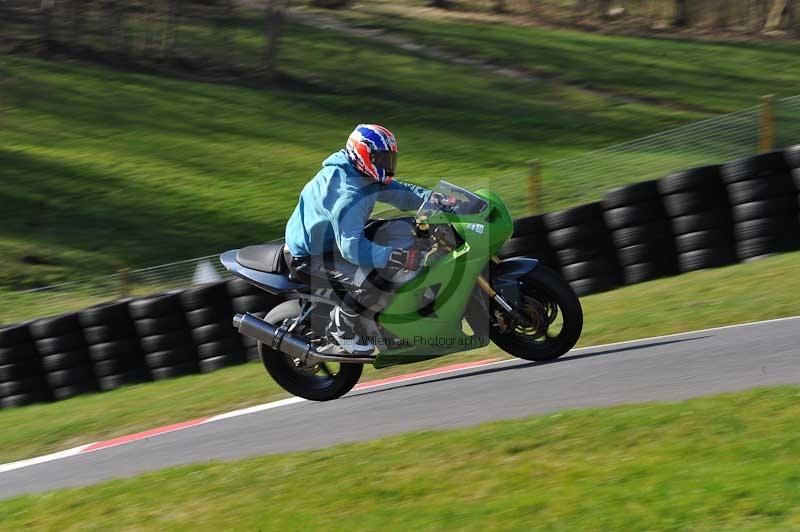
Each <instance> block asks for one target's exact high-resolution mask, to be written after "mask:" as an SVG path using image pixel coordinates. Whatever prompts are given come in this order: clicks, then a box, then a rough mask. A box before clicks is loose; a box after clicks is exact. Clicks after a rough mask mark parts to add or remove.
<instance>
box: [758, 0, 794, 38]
mask: <svg viewBox="0 0 800 532" xmlns="http://www.w3.org/2000/svg"><path fill="white" fill-rule="evenodd" d="M788 12H789V1H788V0H775V1H774V2H773V3H772V8H771V9H770V10H769V13H768V14H767V22H766V23H765V24H764V31H775V30H778V29H780V27H781V22H782V21H783V17H784V15H786V14H788Z"/></svg>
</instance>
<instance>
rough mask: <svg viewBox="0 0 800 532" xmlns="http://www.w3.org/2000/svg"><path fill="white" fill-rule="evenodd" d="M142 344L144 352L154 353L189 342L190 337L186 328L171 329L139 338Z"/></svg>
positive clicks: (190, 340)
mask: <svg viewBox="0 0 800 532" xmlns="http://www.w3.org/2000/svg"><path fill="white" fill-rule="evenodd" d="M139 341H140V342H141V345H142V350H144V351H145V352H146V353H154V352H156V351H165V350H167V349H173V348H175V347H178V346H182V345H186V344H191V343H192V339H191V336H189V331H188V330H183V331H173V332H170V333H166V334H156V335H154V336H145V337H144V338H141V339H140V340H139Z"/></svg>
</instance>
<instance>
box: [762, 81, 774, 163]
mask: <svg viewBox="0 0 800 532" xmlns="http://www.w3.org/2000/svg"><path fill="white" fill-rule="evenodd" d="M759 129H760V131H759V140H758V148H759V151H761V152H762V153H763V152H767V151H772V150H774V149H775V97H774V96H772V95H771V94H770V95H768V96H763V97H762V98H761V124H760V127H759Z"/></svg>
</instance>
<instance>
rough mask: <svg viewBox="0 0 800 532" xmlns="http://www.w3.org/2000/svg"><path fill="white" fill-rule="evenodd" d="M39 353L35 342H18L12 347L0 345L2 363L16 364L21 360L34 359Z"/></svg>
mask: <svg viewBox="0 0 800 532" xmlns="http://www.w3.org/2000/svg"><path fill="white" fill-rule="evenodd" d="M38 356H39V354H38V353H37V352H36V348H35V347H34V346H33V344H18V345H14V346H11V347H0V364H14V363H16V362H19V361H21V360H33V359H35V358H38Z"/></svg>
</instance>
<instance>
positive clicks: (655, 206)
mask: <svg viewBox="0 0 800 532" xmlns="http://www.w3.org/2000/svg"><path fill="white" fill-rule="evenodd" d="M604 218H605V221H606V226H607V227H608V228H609V229H611V230H612V231H613V230H615V229H622V228H624V227H634V226H637V225H646V224H647V223H648V222H651V221H653V220H659V219H662V220H663V219H664V218H665V215H664V208H663V207H662V205H661V202H660V201H653V202H647V203H638V204H636V205H630V206H627V207H617V208H615V209H611V210H608V211H606V212H605V215H604Z"/></svg>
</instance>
